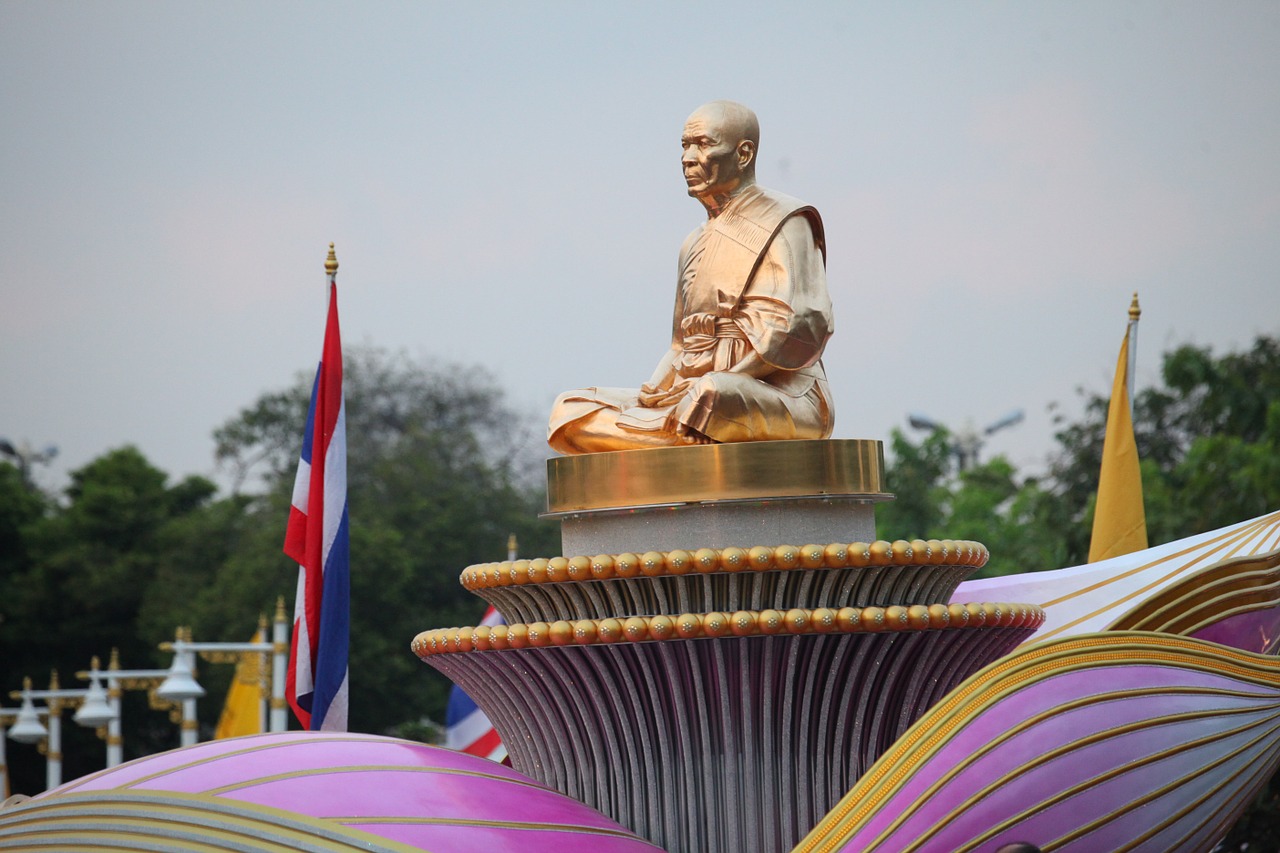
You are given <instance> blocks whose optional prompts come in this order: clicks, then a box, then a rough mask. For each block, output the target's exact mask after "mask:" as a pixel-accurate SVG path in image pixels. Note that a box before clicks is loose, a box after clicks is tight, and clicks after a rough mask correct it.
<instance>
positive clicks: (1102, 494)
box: [1089, 332, 1147, 563]
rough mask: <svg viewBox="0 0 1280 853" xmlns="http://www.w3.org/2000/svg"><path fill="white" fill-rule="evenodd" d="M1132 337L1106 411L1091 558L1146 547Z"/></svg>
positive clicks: (1122, 347)
mask: <svg viewBox="0 0 1280 853" xmlns="http://www.w3.org/2000/svg"><path fill="white" fill-rule="evenodd" d="M1128 373H1129V335H1128V333H1127V332H1126V333H1125V336H1124V343H1122V344H1121V345H1120V360H1119V361H1118V362H1117V363H1116V381H1115V384H1114V385H1112V386H1111V405H1110V406H1109V407H1108V409H1107V434H1106V437H1105V438H1104V439H1103V442H1102V471H1101V473H1100V474H1099V476H1098V500H1097V502H1096V504H1095V506H1094V510H1093V538H1092V539H1091V540H1090V542H1089V562H1090V563H1096V562H1097V561H1099V560H1105V559H1107V558H1109V557H1119V556H1120V555H1121V554H1131V553H1133V552H1134V551H1141V550H1142V549H1144V548H1146V547H1147V516H1146V513H1145V512H1144V511H1143V508H1142V473H1141V471H1140V470H1139V469H1138V443H1137V442H1136V441H1135V440H1134V438H1133V419H1132V417H1130V415H1129V389H1128Z"/></svg>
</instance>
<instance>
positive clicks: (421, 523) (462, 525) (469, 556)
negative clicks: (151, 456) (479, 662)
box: [190, 348, 559, 732]
mask: <svg viewBox="0 0 1280 853" xmlns="http://www.w3.org/2000/svg"><path fill="white" fill-rule="evenodd" d="M344 367H345V375H344V387H345V393H346V417H347V457H348V462H347V481H348V507H349V513H350V518H351V637H352V639H351V652H350V655H351V657H350V662H351V693H350V695H351V725H352V727H353V728H355V729H358V730H363V731H379V732H381V731H389V730H398V729H399V728H400V727H403V726H406V725H409V724H412V723H413V722H415V721H416V720H417V719H419V718H420V717H422V716H423V715H427V716H431V717H434V718H436V719H442V718H443V713H444V706H445V703H446V701H447V696H448V689H449V684H448V682H447V681H446V680H445V679H444V678H443V677H442V676H440V675H438V674H437V673H436V672H435V670H433V669H431V668H430V667H427V666H425V665H424V664H422V663H421V662H420V661H418V659H417V658H416V657H414V655H413V654H412V653H411V652H410V651H409V643H410V642H411V641H412V639H413V637H414V636H415V635H416V634H417V633H418V632H419V631H422V630H425V629H427V628H430V627H439V626H444V625H468V624H475V623H476V621H477V620H478V619H479V618H480V616H481V615H482V613H483V611H484V608H485V603H484V602H483V601H482V600H480V599H478V598H476V597H475V596H473V595H471V594H470V593H468V592H466V591H465V590H463V589H462V587H461V586H460V585H459V583H458V576H459V574H460V573H461V571H462V569H464V568H465V567H466V566H468V565H471V564H473V563H477V562H484V561H490V560H498V559H502V558H503V557H504V556H505V553H506V543H507V536H508V534H510V533H516V534H517V536H518V538H519V541H520V543H521V548H522V551H523V552H524V553H533V554H545V555H551V554H555V553H558V547H559V545H558V541H557V540H558V531H557V529H556V528H555V526H554V525H552V524H549V523H547V522H542V521H539V520H538V519H537V513H538V511H539V510H540V509H541V508H542V506H543V505H544V503H545V493H544V492H543V486H542V482H541V480H540V479H539V478H537V477H535V476H534V472H535V470H536V465H537V463H538V462H540V460H541V458H542V456H544V455H545V453H544V452H543V449H542V446H541V443H540V442H535V441H534V440H533V432H532V430H531V428H530V427H529V425H528V422H527V419H525V418H523V417H521V416H520V415H519V414H517V413H515V412H514V411H512V410H511V409H510V408H509V407H508V406H507V405H506V403H505V402H504V400H503V396H502V393H501V392H500V390H499V389H498V388H497V387H496V385H495V384H494V383H493V380H492V379H491V378H490V377H488V376H487V375H485V374H483V373H481V372H479V371H477V370H474V369H472V370H468V369H462V368H458V367H457V366H452V365H445V366H438V365H435V364H431V363H417V362H414V361H412V360H410V359H408V358H407V357H405V356H403V355H393V354H388V353H386V352H385V351H382V350H378V349H369V348H352V349H349V350H348V351H347V353H346V356H345V365H344ZM309 394H310V381H309V378H307V379H303V380H299V382H298V384H296V385H295V386H294V387H293V388H290V389H287V390H285V391H282V392H273V393H270V394H265V395H263V396H262V397H260V398H259V399H258V400H257V401H256V402H255V403H254V404H252V405H251V406H249V407H248V408H246V409H245V410H244V411H242V412H241V413H240V415H238V416H237V417H236V418H234V419H233V420H231V421H229V422H228V423H226V424H224V425H223V426H222V427H220V428H219V429H218V430H217V431H216V433H215V437H216V440H217V446H218V450H217V455H218V458H219V459H220V460H221V461H222V462H223V463H224V464H226V465H229V466H231V468H232V470H233V471H234V472H235V474H236V479H237V481H238V482H241V483H246V482H250V481H253V480H254V479H255V478H257V480H258V481H259V482H260V483H261V485H262V491H261V493H260V494H256V495H254V496H252V497H250V498H247V499H246V504H245V512H244V516H243V518H244V525H243V527H242V528H237V530H238V535H237V537H236V541H235V544H234V545H233V546H232V547H231V549H230V553H229V554H228V555H227V558H226V560H225V562H224V564H223V566H222V568H221V570H220V571H219V573H218V575H217V577H216V578H215V580H214V582H213V584H212V585H211V586H210V587H209V589H208V591H207V594H205V595H204V596H202V597H197V598H196V599H195V600H193V602H192V615H191V617H190V621H191V622H192V623H193V624H195V625H197V626H198V627H199V628H200V630H201V631H202V632H204V633H205V634H208V635H210V636H213V635H219V634H221V633H222V632H223V630H224V629H222V628H221V627H220V626H221V625H225V624H226V620H227V619H228V617H229V615H230V614H229V612H228V610H229V609H230V608H231V607H236V608H241V610H242V612H244V610H247V611H248V612H251V613H252V612H257V610H258V609H262V608H269V607H271V606H273V603H274V601H275V599H276V597H277V596H279V595H287V596H288V598H289V608H290V610H292V596H293V591H294V587H295V584H296V579H297V571H298V570H297V566H296V565H295V564H293V563H292V562H291V561H289V560H288V559H287V558H286V557H284V555H283V554H282V553H281V543H282V541H283V536H284V524H285V520H286V519H287V517H288V507H289V498H290V494H291V491H292V485H293V476H294V468H295V467H296V464H297V453H298V444H299V441H300V437H299V433H300V429H301V424H302V423H303V420H304V418H305V414H306V406H307V401H308V397H309ZM218 639H224V638H223V637H222V636H218ZM226 639H231V638H226Z"/></svg>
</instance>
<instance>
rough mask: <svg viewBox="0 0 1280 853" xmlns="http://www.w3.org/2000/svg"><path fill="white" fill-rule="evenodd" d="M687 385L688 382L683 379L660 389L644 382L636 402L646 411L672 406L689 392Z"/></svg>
mask: <svg viewBox="0 0 1280 853" xmlns="http://www.w3.org/2000/svg"><path fill="white" fill-rule="evenodd" d="M689 384H690V382H689V380H688V379H684V380H681V381H679V382H676V383H674V384H673V385H672V386H671V387H669V388H660V387H658V386H655V385H650V384H649V383H647V382H646V383H645V384H644V385H641V386H640V394H639V397H638V398H637V402H638V403H639V404H640V405H642V406H644V407H645V408H648V409H661V408H663V407H664V406H671V405H674V404H676V403H678V402H680V398H682V397H683V396H684V395H685V392H686V391H688V390H689Z"/></svg>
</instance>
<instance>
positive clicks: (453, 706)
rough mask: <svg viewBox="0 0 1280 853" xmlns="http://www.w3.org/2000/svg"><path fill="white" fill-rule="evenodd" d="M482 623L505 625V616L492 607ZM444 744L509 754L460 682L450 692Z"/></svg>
mask: <svg viewBox="0 0 1280 853" xmlns="http://www.w3.org/2000/svg"><path fill="white" fill-rule="evenodd" d="M480 624H481V625H501V624H502V616H501V615H500V614H499V613H498V611H496V610H494V609H493V608H492V607H490V608H489V609H488V610H486V611H485V614H484V619H482V620H480ZM444 721H445V733H444V745H445V746H447V747H449V748H450V749H456V750H458V751H460V752H469V753H471V754H472V755H478V756H480V757H481V758H488V759H491V760H493V761H502V760H503V759H505V758H506V757H507V748H506V747H505V746H503V745H502V738H500V737H499V736H498V732H497V731H496V730H495V729H494V728H493V723H491V722H489V718H488V717H486V716H485V713H484V711H481V710H480V709H479V708H478V707H477V706H476V703H475V702H473V701H472V700H471V697H470V696H468V695H467V694H466V693H464V692H463V691H462V688H461V687H458V686H457V685H456V684H455V685H454V687H453V690H452V691H451V692H450V693H449V707H448V709H447V710H446V711H445V718H444Z"/></svg>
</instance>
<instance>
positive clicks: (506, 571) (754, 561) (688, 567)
mask: <svg viewBox="0 0 1280 853" xmlns="http://www.w3.org/2000/svg"><path fill="white" fill-rule="evenodd" d="M990 556H991V555H990V553H989V552H988V551H987V547H986V546H985V545H983V544H982V543H981V542H971V541H969V540H964V539H961V540H956V539H928V540H925V539H913V540H911V541H910V542H908V541H907V540H905V539H899V540H897V541H896V542H885V541H884V540H879V541H876V542H870V543H868V542H851V543H848V544H846V543H843V542H837V543H834V544H832V545H804V546H802V547H799V548H797V547H796V546H795V545H778V546H776V547H772V548H771V547H769V546H768V545H757V546H755V547H754V548H745V549H744V548H699V549H698V550H696V551H683V550H675V551H665V552H663V551H646V552H645V553H643V554H629V553H628V554H597V555H596V556H594V557H552V558H551V559H546V558H542V557H539V558H538V559H535V560H514V561H504V562H501V563H477V564H476V565H474V566H468V567H467V568H465V569H463V571H462V575H461V581H462V585H463V586H464V587H466V588H467V589H469V590H477V589H489V588H492V587H498V586H524V585H526V584H541V583H564V582H566V581H589V580H608V579H610V578H634V577H638V576H641V575H643V576H645V577H658V576H661V575H685V574H696V573H702V574H706V573H710V572H741V571H746V570H750V571H757V572H767V571H770V570H788V569H822V568H826V569H841V568H845V567H847V566H852V567H855V568H857V567H863V566H930V565H933V566H942V565H947V566H974V567H982V566H985V565H986V564H987V560H988V558H989V557H990Z"/></svg>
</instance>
